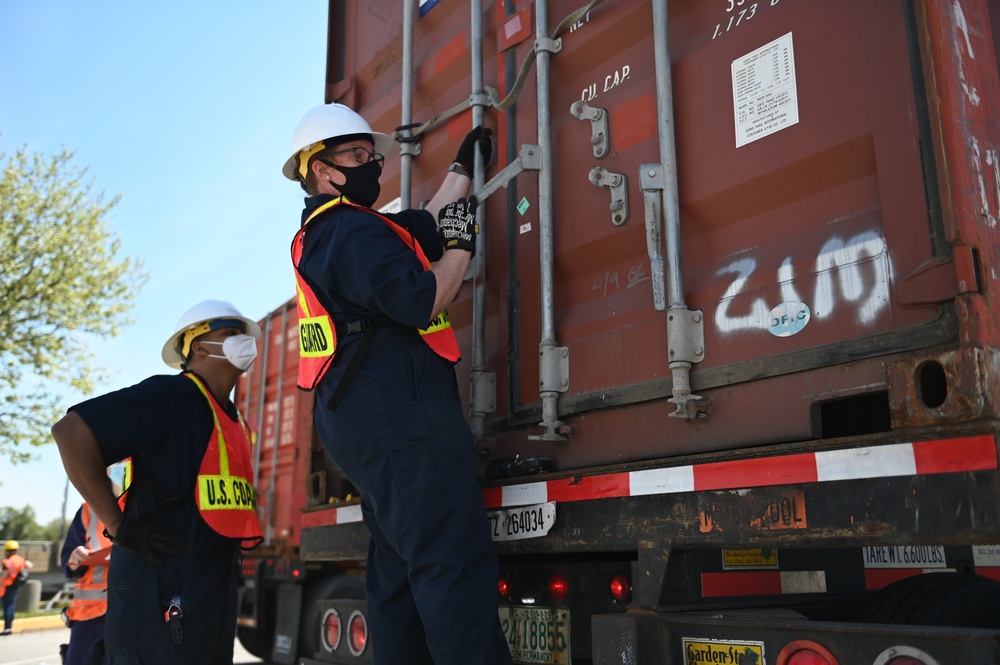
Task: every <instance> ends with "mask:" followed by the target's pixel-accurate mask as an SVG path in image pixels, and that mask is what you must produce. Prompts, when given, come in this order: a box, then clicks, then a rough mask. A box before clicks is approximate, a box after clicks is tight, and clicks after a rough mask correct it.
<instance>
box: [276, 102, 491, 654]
mask: <svg viewBox="0 0 1000 665" xmlns="http://www.w3.org/2000/svg"><path fill="white" fill-rule="evenodd" d="M391 146H392V141H391V139H390V138H389V137H388V136H387V135H385V134H382V133H379V132H376V131H373V130H372V128H371V126H370V125H369V124H368V123H367V122H366V121H365V120H364V118H362V117H361V116H360V115H359V114H357V113H356V112H354V111H353V110H352V109H350V108H348V107H346V106H343V105H341V104H328V105H323V106H318V107H316V108H313V109H311V110H310V111H308V112H307V113H306V114H305V116H304V117H303V118H302V121H301V122H300V123H299V125H298V127H297V128H296V129H295V131H294V134H293V139H292V150H291V156H290V157H289V158H288V160H287V161H286V162H285V164H284V167H283V168H282V173H283V174H284V175H285V177H287V178H288V179H290V180H294V181H297V182H298V183H299V184H300V185H301V186H302V188H303V189H304V190H305V191H306V194H307V195H308V198H306V200H305V210H304V211H303V213H302V224H301V228H300V229H299V231H298V233H297V234H296V236H295V238H294V240H293V242H292V262H293V265H294V266H295V276H296V287H297V295H298V297H297V298H296V302H297V303H298V313H299V344H300V348H299V356H300V358H299V379H298V382H299V387H300V388H302V389H305V390H315V392H316V409H315V411H314V418H315V423H316V428H317V431H318V433H319V435H320V437H321V438H322V440H323V443H324V444H325V446H326V449H327V450H328V451H329V453H330V454H331V456H332V457H333V459H334V460H335V461H336V463H337V465H338V466H339V467H340V468H341V469H342V470H343V471H344V473H345V474H346V475H347V477H348V478H349V479H350V481H351V482H352V483H353V484H354V485H355V486H356V487H357V488H358V489H359V491H360V494H361V497H362V498H361V511H362V514H363V515H364V521H365V524H366V525H367V527H368V530H369V532H370V534H371V541H370V544H369V550H368V565H367V568H366V587H367V599H366V600H367V605H368V613H369V623H370V629H371V644H372V655H373V658H374V662H375V663H376V664H377V665H388V664H393V665H395V664H398V663H408V664H411V665H421V664H430V663H436V664H437V665H446V664H459V663H461V664H462V665H486V664H490V665H493V664H506V663H510V662H511V655H510V649H509V648H508V646H507V644H506V642H505V641H504V636H503V633H502V631H501V628H500V622H499V618H498V613H497V604H498V597H497V578H498V575H499V566H498V562H497V556H496V552H495V551H494V549H493V543H492V540H491V539H490V534H489V531H488V529H487V520H486V510H485V507H484V503H483V497H482V492H481V491H480V489H479V485H478V483H477V481H476V458H475V445H474V440H473V436H472V432H471V430H470V429H469V426H468V424H467V422H466V421H465V416H464V415H463V410H462V403H461V400H460V398H459V393H458V386H457V382H456V379H455V371H454V363H456V362H457V361H458V360H459V358H460V352H459V348H458V342H457V340H456V338H455V334H454V331H453V330H452V326H451V320H450V318H449V316H448V312H447V310H446V309H445V307H446V306H447V305H448V304H449V303H450V302H451V301H452V300H453V299H454V298H455V296H456V294H457V293H458V290H459V287H460V286H461V285H462V282H463V280H464V277H465V273H466V271H467V270H468V267H469V261H470V259H471V258H472V255H473V253H474V251H475V240H476V232H477V230H478V229H477V227H476V224H475V210H476V205H477V204H476V201H475V198H474V197H472V198H470V199H466V198H464V197H466V196H468V193H469V188H470V185H471V182H472V180H471V176H470V173H471V172H472V170H473V167H474V161H475V151H476V150H477V149H478V150H479V151H480V152H481V157H482V164H484V165H486V164H488V163H489V160H490V156H491V154H492V146H491V143H490V131H489V130H488V129H484V128H482V127H476V128H475V129H473V130H472V131H471V132H470V133H469V134H468V135H467V136H466V137H465V139H464V141H463V142H462V144H461V147H460V148H459V150H458V153H457V155H456V157H455V160H454V163H453V165H452V167H451V170H450V171H449V172H448V173H447V174H445V176H444V179H443V182H442V184H441V186H440V188H439V189H438V190H437V193H436V194H435V195H434V196H433V197H431V199H430V202H429V203H428V204H427V206H426V207H425V208H424V209H423V210H403V211H401V212H399V213H395V214H391V213H380V212H377V211H375V210H373V209H372V206H373V205H375V202H376V201H377V200H378V197H379V194H380V191H381V189H380V184H379V177H380V175H381V173H382V164H383V162H384V159H385V158H384V156H383V155H385V154H386V153H387V152H388V151H389V149H390V148H391Z"/></svg>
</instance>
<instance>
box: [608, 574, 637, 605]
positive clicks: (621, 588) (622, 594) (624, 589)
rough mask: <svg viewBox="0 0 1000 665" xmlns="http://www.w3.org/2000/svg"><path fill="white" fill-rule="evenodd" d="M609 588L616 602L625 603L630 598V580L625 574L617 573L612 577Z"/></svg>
mask: <svg viewBox="0 0 1000 665" xmlns="http://www.w3.org/2000/svg"><path fill="white" fill-rule="evenodd" d="M610 590H611V597H612V598H614V599H615V602H616V603H621V604H622V605H627V604H628V602H629V601H630V600H632V581H631V580H630V579H629V578H628V576H626V575H622V574H621V573H619V574H617V575H615V576H614V577H612V578H611V584H610Z"/></svg>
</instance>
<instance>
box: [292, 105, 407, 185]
mask: <svg viewBox="0 0 1000 665" xmlns="http://www.w3.org/2000/svg"><path fill="white" fill-rule="evenodd" d="M351 134H370V135H371V137H372V142H373V143H374V144H375V152H377V153H379V154H382V155H385V154H386V153H388V152H389V150H391V149H392V143H393V141H392V137H391V136H389V135H387V134H381V133H379V132H373V131H372V128H371V126H370V125H369V124H368V123H367V122H366V121H365V119H364V118H362V117H361V116H360V115H358V114H357V113H355V112H354V111H353V110H351V109H349V108H348V107H346V106H344V105H343V104H336V103H334V104H321V105H320V106H316V107H313V108H311V109H309V110H308V111H306V114H305V115H304V116H302V120H300V121H299V126H298V127H296V128H295V133H294V134H292V156H291V157H289V158H288V160H287V161H286V162H285V165H284V166H283V167H282V168H281V172H282V173H283V174H284V176H285V177H286V178H288V179H289V180H300V179H304V178H305V174H304V173H302V171H304V170H305V169H306V168H307V167H308V161H309V159H308V157H310V156H312V153H316V152H319V151H320V150H322V149H323V148H324V147H327V148H328V147H330V145H329V142H328V141H327V139H333V138H337V137H339V136H349V135H351ZM321 142H322V143H327V145H322V143H321ZM317 143H319V144H320V145H319V146H317V145H316V144H317ZM314 146H315V149H313V150H311V151H310V154H309V155H308V156H307V157H306V159H305V160H304V161H305V162H306V163H305V164H301V165H300V164H299V153H300V152H302V151H303V150H306V149H307V148H313V147H314Z"/></svg>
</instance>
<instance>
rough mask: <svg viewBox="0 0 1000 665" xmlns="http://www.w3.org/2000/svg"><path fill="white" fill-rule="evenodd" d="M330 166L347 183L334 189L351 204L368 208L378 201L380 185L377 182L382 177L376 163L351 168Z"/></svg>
mask: <svg viewBox="0 0 1000 665" xmlns="http://www.w3.org/2000/svg"><path fill="white" fill-rule="evenodd" d="M330 166H332V167H333V168H335V169H337V170H338V171H340V172H341V173H343V174H344V178H346V180H347V182H345V183H344V184H343V185H335V187H336V188H337V189H339V190H340V193H341V194H343V195H344V196H346V197H347V198H348V200H350V201H351V202H352V203H357V204H359V205H363V206H365V207H366V208H370V207H372V204H374V203H375V201H377V200H378V195H379V194H380V193H381V192H382V185H380V184H379V181H378V179H379V177H381V175H382V167H381V166H379V163H378V162H376V161H375V160H372V161H370V162H368V163H367V164H362V165H361V166H352V167H347V166H340V165H337V164H330Z"/></svg>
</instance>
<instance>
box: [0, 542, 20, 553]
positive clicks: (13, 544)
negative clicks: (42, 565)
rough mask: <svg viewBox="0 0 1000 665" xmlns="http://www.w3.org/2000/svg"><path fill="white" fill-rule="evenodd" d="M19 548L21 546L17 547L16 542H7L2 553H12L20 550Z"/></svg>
mask: <svg viewBox="0 0 1000 665" xmlns="http://www.w3.org/2000/svg"><path fill="white" fill-rule="evenodd" d="M20 548H21V546H20V545H18V543H17V541H16V540H8V541H7V542H6V543H4V546H3V551H4V552H13V551H14V550H16V549H20Z"/></svg>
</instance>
